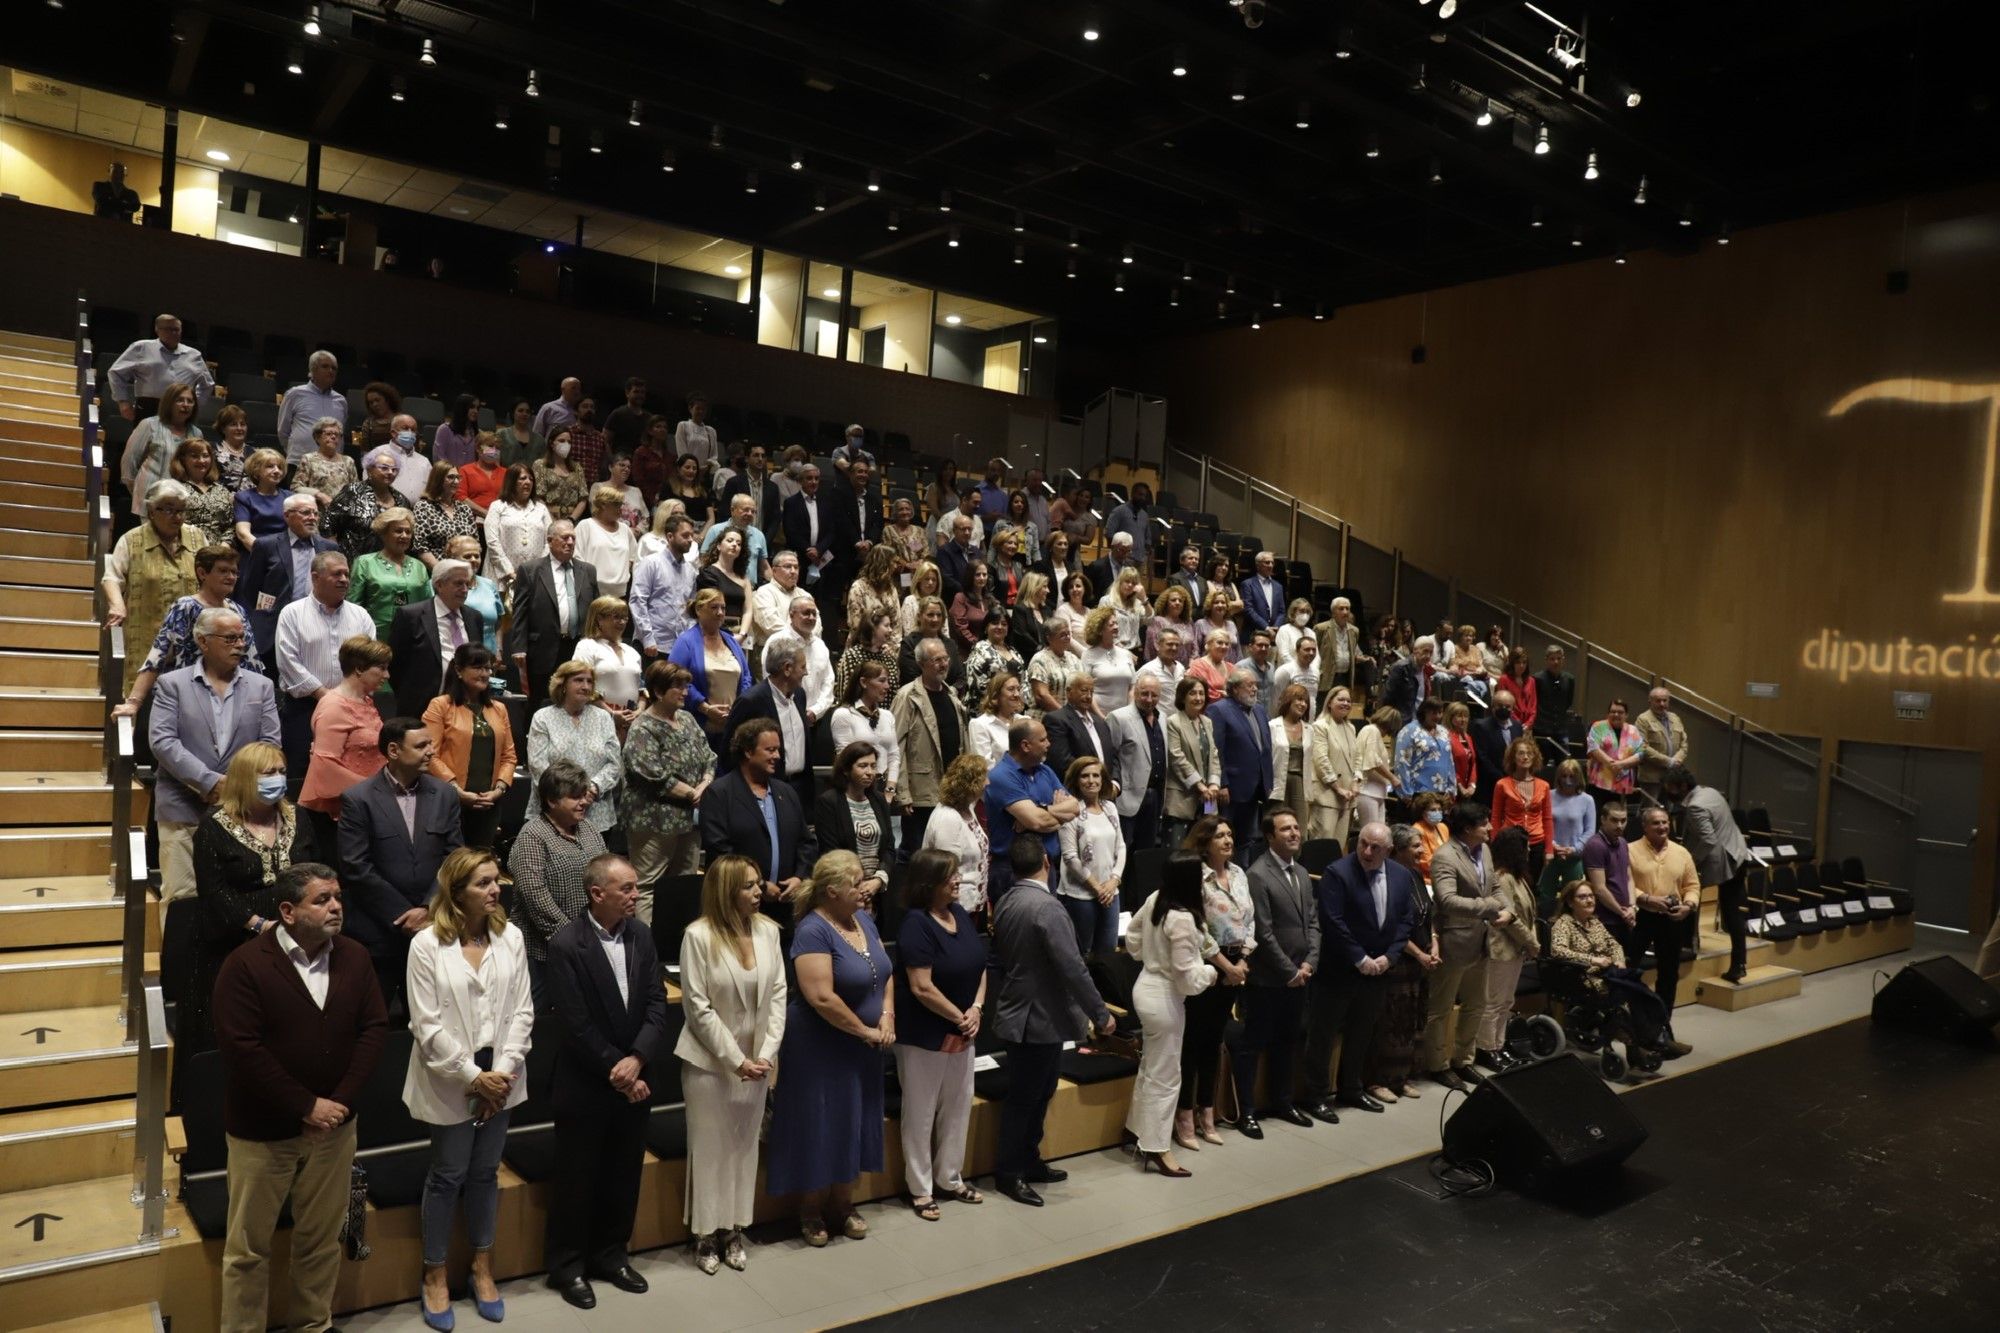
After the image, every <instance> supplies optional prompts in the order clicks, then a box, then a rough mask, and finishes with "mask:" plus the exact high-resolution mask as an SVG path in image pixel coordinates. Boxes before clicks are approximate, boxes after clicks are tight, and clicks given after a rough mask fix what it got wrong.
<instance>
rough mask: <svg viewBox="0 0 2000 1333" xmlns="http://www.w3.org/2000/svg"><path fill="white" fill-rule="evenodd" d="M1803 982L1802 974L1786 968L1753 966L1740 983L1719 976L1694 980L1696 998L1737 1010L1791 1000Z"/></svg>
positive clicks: (1728, 1009)
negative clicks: (1733, 982) (1735, 983)
mask: <svg viewBox="0 0 2000 1333" xmlns="http://www.w3.org/2000/svg"><path fill="white" fill-rule="evenodd" d="M1804 981H1805V976H1804V974H1803V973H1801V972H1797V971H1795V970H1793V969H1792V968H1789V967H1778V966H1775V965H1770V966H1763V967H1753V968H1751V969H1749V972H1748V973H1747V975H1746V976H1745V977H1744V979H1743V981H1742V983H1741V984H1739V985H1731V984H1730V983H1729V982H1726V981H1723V980H1721V979H1720V978H1719V977H1709V978H1707V979H1706V980H1703V981H1700V982H1697V983H1696V984H1695V988H1694V989H1695V999H1696V1000H1698V1001H1699V1002H1700V1003H1702V1004H1704V1005H1707V1006H1708V1007H1709V1008H1711V1009H1721V1010H1723V1011H1725V1012H1727V1013H1739V1012H1741V1011H1742V1010H1745V1009H1754V1008H1756V1007H1757V1006H1759V1005H1765V1004H1775V1003H1776V1002H1778V1001H1779V1000H1789V999H1792V998H1793V997H1795V996H1796V995H1798V993H1799V991H1800V989H1801V987H1802V985H1803V983H1804Z"/></svg>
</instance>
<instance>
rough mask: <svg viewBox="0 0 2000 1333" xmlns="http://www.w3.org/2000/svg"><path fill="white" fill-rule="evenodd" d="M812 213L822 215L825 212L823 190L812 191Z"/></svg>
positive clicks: (824, 192)
mask: <svg viewBox="0 0 2000 1333" xmlns="http://www.w3.org/2000/svg"><path fill="white" fill-rule="evenodd" d="M813 212H815V213H824V212H826V191H825V190H814V191H813Z"/></svg>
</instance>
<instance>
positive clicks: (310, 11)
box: [306, 5, 319, 37]
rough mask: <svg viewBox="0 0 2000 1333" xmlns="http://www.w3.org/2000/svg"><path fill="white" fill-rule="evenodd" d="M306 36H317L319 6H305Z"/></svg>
mask: <svg viewBox="0 0 2000 1333" xmlns="http://www.w3.org/2000/svg"><path fill="white" fill-rule="evenodd" d="M306 36H308V37H317V36H319V6H318V5H307V6H306Z"/></svg>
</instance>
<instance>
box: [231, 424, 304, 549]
mask: <svg viewBox="0 0 2000 1333" xmlns="http://www.w3.org/2000/svg"><path fill="white" fill-rule="evenodd" d="M243 480H244V483H245V484H244V487H243V489H242V490H240V491H238V492H236V508H235V519H236V544H237V545H239V546H241V547H242V548H243V549H244V550H246V551H247V550H249V549H250V548H251V547H252V546H254V545H256V542H257V539H258V538H259V537H268V536H270V535H271V534H272V533H275V532H283V531H284V530H285V497H286V496H288V495H289V494H291V492H289V491H286V490H282V489H280V488H281V487H282V486H283V485H284V481H285V456H284V455H283V454H281V453H279V452H278V451H277V450H276V449H257V450H253V451H252V452H251V454H250V456H249V457H248V458H246V459H244V460H243Z"/></svg>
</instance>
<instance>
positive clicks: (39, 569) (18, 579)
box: [0, 555, 91, 588]
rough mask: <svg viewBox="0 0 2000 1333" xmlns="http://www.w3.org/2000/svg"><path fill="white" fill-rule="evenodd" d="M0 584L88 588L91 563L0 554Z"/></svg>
mask: <svg viewBox="0 0 2000 1333" xmlns="http://www.w3.org/2000/svg"><path fill="white" fill-rule="evenodd" d="M0 583H13V584H19V585H21V586H24V587H34V588H88V587H90V585H91V577H90V562H89V561H87V560H47V559H42V558H39V557H33V556H21V555H0Z"/></svg>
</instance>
